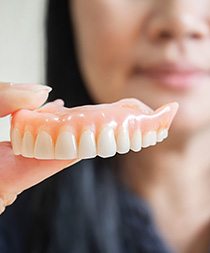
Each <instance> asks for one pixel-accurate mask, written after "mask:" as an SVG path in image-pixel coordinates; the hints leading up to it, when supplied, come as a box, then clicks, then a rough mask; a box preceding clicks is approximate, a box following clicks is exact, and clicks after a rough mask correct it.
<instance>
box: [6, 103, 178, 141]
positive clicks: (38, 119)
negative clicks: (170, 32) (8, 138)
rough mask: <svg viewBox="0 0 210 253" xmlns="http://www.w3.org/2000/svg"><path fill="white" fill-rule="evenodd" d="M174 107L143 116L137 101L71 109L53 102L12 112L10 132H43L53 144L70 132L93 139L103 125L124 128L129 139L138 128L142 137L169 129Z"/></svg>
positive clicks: (165, 107) (174, 110)
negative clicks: (89, 132) (88, 133)
mask: <svg viewBox="0 0 210 253" xmlns="http://www.w3.org/2000/svg"><path fill="white" fill-rule="evenodd" d="M177 108H178V105H177V103H171V104H167V105H165V106H162V107H161V108H159V109H158V110H156V111H150V112H149V111H148V112H146V113H145V112H144V109H145V108H142V103H141V104H140V106H138V102H137V100H134V99H125V100H120V101H118V102H116V103H113V104H102V105H95V106H81V107H75V108H66V107H64V106H63V104H62V103H61V102H53V103H48V104H46V105H45V106H44V107H42V108H40V109H38V110H34V111H30V110H24V109H22V110H19V111H18V112H16V113H14V114H13V115H12V120H11V130H12V129H13V128H18V130H19V131H20V135H21V137H23V134H24V131H25V130H29V131H30V132H31V133H32V135H33V136H34V138H36V136H37V135H38V132H39V131H40V130H44V131H46V132H48V133H49V134H50V135H51V137H52V140H53V142H54V143H55V142H56V139H57V137H58V134H59V133H60V132H61V131H71V132H72V133H73V134H75V137H76V139H77V140H78V139H79V136H80V135H81V133H82V132H83V131H85V130H86V129H91V130H92V131H93V132H94V133H95V136H96V138H97V136H98V134H99V132H100V130H101V129H102V128H103V127H105V126H111V127H112V128H113V129H114V131H115V133H117V131H118V128H119V127H120V126H123V127H127V128H128V129H129V134H130V136H132V134H133V132H134V131H135V130H136V129H140V130H141V131H142V134H144V133H146V132H148V131H153V130H154V131H157V132H158V131H159V130H162V129H169V127H170V125H171V122H172V120H173V118H174V115H175V114H176V111H177ZM146 109H147V108H146Z"/></svg>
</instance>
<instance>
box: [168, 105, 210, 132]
mask: <svg viewBox="0 0 210 253" xmlns="http://www.w3.org/2000/svg"><path fill="white" fill-rule="evenodd" d="M205 116H206V115H204V114H201V113H198V112H195V113H193V114H192V113H186V112H183V111H182V110H181V109H180V110H178V112H177V115H176V116H175V118H174V121H173V123H172V125H171V130H170V131H171V134H173V133H174V135H176V136H177V137H178V136H186V137H189V136H192V135H197V134H199V133H201V132H203V131H207V130H210V115H208V117H205Z"/></svg>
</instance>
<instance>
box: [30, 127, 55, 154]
mask: <svg viewBox="0 0 210 253" xmlns="http://www.w3.org/2000/svg"><path fill="white" fill-rule="evenodd" d="M34 157H35V158H37V159H54V148H53V142H52V138H51V136H50V135H49V134H48V133H47V132H46V131H40V132H39V133H38V136H37V138H36V141H35V147H34Z"/></svg>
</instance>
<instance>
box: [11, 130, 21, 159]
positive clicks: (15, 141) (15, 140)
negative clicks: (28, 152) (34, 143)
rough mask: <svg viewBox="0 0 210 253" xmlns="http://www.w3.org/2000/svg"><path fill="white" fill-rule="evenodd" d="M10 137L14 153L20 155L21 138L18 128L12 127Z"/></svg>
mask: <svg viewBox="0 0 210 253" xmlns="http://www.w3.org/2000/svg"><path fill="white" fill-rule="evenodd" d="M11 139H12V147H13V152H14V154H15V155H20V154H21V144H22V139H21V135H20V131H19V130H18V128H16V127H14V129H13V130H12V134H11Z"/></svg>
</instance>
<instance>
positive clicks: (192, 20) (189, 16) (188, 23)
mask: <svg viewBox="0 0 210 253" xmlns="http://www.w3.org/2000/svg"><path fill="white" fill-rule="evenodd" d="M147 32H148V35H149V38H150V40H152V41H155V42H160V41H169V40H180V39H181V40H183V39H188V40H189V39H190V40H199V41H200V40H203V39H205V38H207V36H209V25H208V21H207V19H206V18H205V17H202V16H201V15H199V14H198V13H195V12H193V11H192V10H190V11H187V9H184V8H181V10H177V8H171V9H168V8H164V10H162V11H156V14H155V15H151V19H150V21H149V23H148V29H147Z"/></svg>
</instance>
